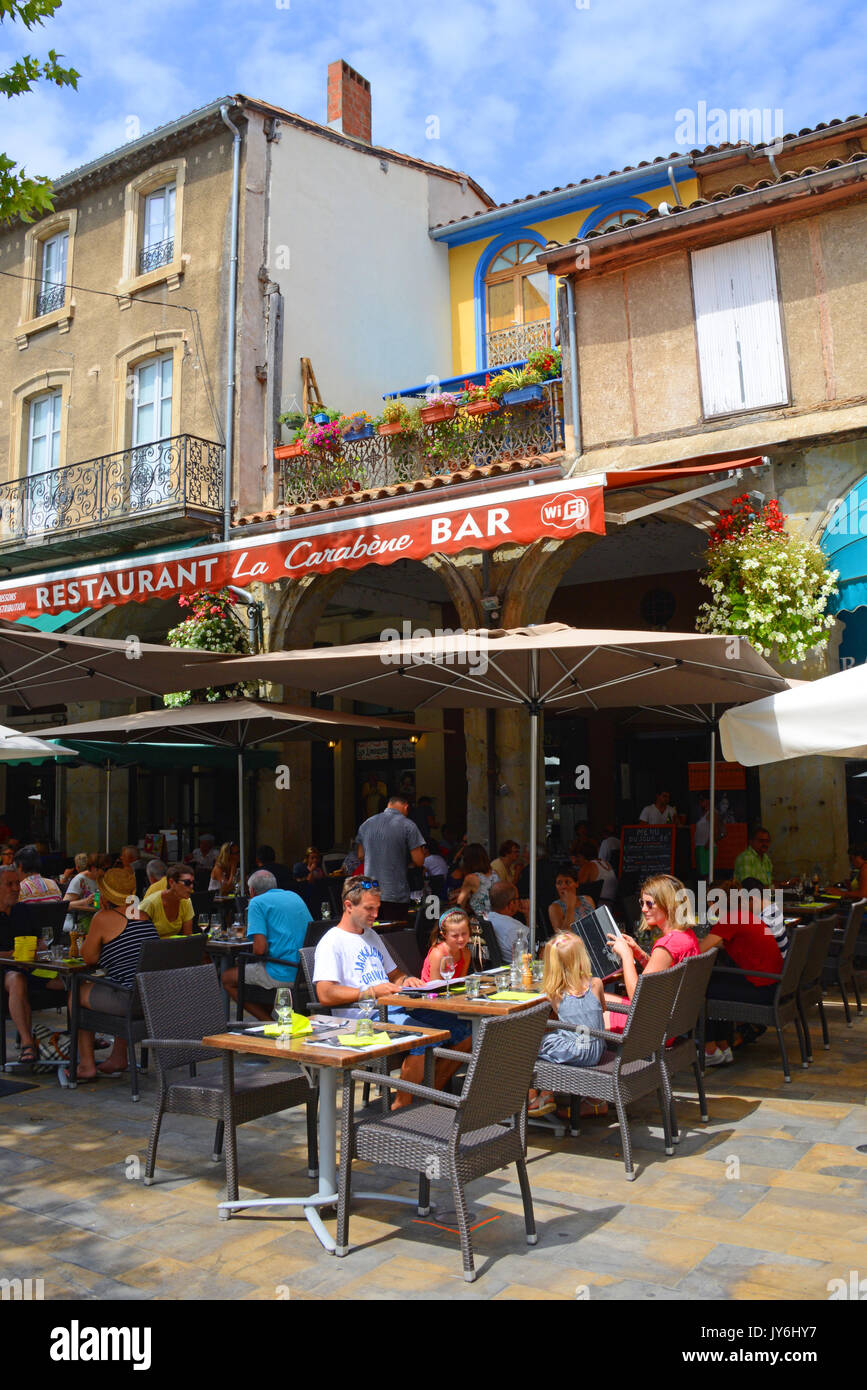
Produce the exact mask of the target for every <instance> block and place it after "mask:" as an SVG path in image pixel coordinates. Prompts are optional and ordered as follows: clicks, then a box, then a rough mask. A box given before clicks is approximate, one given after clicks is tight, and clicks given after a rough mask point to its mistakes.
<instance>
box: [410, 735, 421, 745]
mask: <svg viewBox="0 0 867 1390" xmlns="http://www.w3.org/2000/svg"><path fill="white" fill-rule="evenodd" d="M409 741H410V743H421V734H410V736H409Z"/></svg>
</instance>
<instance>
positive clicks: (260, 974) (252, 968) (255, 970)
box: [244, 960, 295, 989]
mask: <svg viewBox="0 0 867 1390" xmlns="http://www.w3.org/2000/svg"><path fill="white" fill-rule="evenodd" d="M294 983H295V981H294V980H275V978H274V976H273V975H269V974H268V967H267V966H266V965H265V963H264V962H263V961H261V960H251V961H248V962H247V965H246V967H245V969H244V984H245V985H256V986H257V988H259V989H284V988H286V987H288V988H289V989H291V988H292V986H293V985H294Z"/></svg>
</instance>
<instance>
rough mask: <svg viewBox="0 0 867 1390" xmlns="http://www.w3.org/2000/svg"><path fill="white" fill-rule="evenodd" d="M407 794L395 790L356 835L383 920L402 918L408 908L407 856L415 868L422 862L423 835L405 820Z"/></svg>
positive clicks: (412, 822) (367, 876)
mask: <svg viewBox="0 0 867 1390" xmlns="http://www.w3.org/2000/svg"><path fill="white" fill-rule="evenodd" d="M408 812H409V798H408V796H407V795H406V793H405V792H396V793H395V795H394V796H392V797H390V798H389V802H388V805H387V806H386V808H385V810H384V811H381V812H380V813H379V815H378V816H371V817H370V818H369V819H368V820H366V821H365V822H364V824H363V825H362V826H361V828H360V829H359V831H358V834H357V835H356V837H355V838H356V840H357V841H358V843H359V844H360V845H361V848H362V858H363V860H364V873H365V877H366V878H368V879H371V880H373V881H374V882H375V883H378V884H379V892H380V894H381V897H382V901H381V902H380V905H379V906H380V912H381V913H382V914H383V916H382V921H384V922H400V921H406V916H407V912H408V910H409V879H408V878H407V876H406V870H407V856H408V857H409V858H410V859H411V860H412V862H413V864H415V865H416V866H417V867H418V868H419V869H420V868H421V867H422V866H423V864H424V859H425V847H424V836H423V835H422V833H421V831H420V830H419V828H418V826H417V825H416V824H415V822H414V821H411V820H409V818H408Z"/></svg>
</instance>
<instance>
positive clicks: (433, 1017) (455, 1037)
mask: <svg viewBox="0 0 867 1390" xmlns="http://www.w3.org/2000/svg"><path fill="white" fill-rule="evenodd" d="M388 1021H389V1023H405V1024H407V1026H408V1027H410V1028H412V1027H414V1026H417V1027H419V1028H441V1029H444V1028H448V1030H449V1039H448V1042H445V1043H425V1044H424V1045H423V1046H422V1047H413V1048H411V1050H410V1051H409V1052H408V1053H407V1056H408V1057H421V1056H422V1055H423V1054H424V1053H425V1052H426V1051H427V1049H428V1048H429V1047H457V1045H458V1043H461V1042H464V1041H465V1039H466V1038H469V1037H470V1036H471V1035H472V1031H473V1028H472V1024H470V1023H467V1022H466V1020H465V1019H462V1018H455V1017H454V1016H453V1015H450V1014H447V1013H440V1012H439V1011H438V1010H437V1009H413V1011H412V1013H410V1012H409V1011H408V1010H407V1009H395V1008H390V1009H389V1011H388Z"/></svg>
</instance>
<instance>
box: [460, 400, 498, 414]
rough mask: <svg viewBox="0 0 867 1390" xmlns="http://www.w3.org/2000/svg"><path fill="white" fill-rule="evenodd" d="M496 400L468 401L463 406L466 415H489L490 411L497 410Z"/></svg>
mask: <svg viewBox="0 0 867 1390" xmlns="http://www.w3.org/2000/svg"><path fill="white" fill-rule="evenodd" d="M499 408H500V407H499V405H498V404H497V402H496V401H470V402H469V404H468V405H465V406H464V409H465V410H466V412H467V414H468V415H490V414H491V413H492V411H495V410H499Z"/></svg>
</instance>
